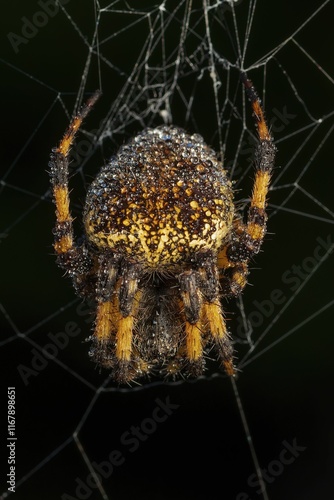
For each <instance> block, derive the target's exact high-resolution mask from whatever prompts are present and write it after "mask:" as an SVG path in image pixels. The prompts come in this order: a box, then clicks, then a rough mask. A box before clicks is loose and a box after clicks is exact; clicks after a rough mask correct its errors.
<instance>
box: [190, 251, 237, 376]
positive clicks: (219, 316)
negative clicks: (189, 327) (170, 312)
mask: <svg viewBox="0 0 334 500" xmlns="http://www.w3.org/2000/svg"><path fill="white" fill-rule="evenodd" d="M216 259H217V257H216V255H215V254H214V253H213V252H212V251H211V250H203V251H201V252H198V254H197V255H196V263H197V266H198V272H199V275H200V285H199V286H200V290H201V292H202V296H203V316H204V319H205V322H206V325H207V330H208V331H209V333H210V335H211V337H212V338H213V340H214V342H215V345H216V349H217V350H218V354H219V357H220V359H221V361H222V363H223V366H224V369H225V371H226V373H227V374H228V375H234V373H235V369H234V366H233V348H232V343H231V339H230V336H229V333H228V330H227V327H226V322H225V319H224V313H223V309H222V306H221V304H220V300H219V294H220V288H219V274H218V269H217V262H216Z"/></svg>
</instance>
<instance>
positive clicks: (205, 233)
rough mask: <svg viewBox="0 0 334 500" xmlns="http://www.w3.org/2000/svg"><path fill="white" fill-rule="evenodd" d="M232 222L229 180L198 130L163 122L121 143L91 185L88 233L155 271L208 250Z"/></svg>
mask: <svg viewBox="0 0 334 500" xmlns="http://www.w3.org/2000/svg"><path fill="white" fill-rule="evenodd" d="M232 219H233V193H232V187H231V183H230V181H229V180H228V177H227V175H226V172H225V171H224V170H223V169H222V166H221V163H220V162H219V161H218V160H217V157H216V154H215V153H214V151H213V150H211V149H210V148H209V147H208V146H207V145H206V144H205V143H204V141H203V139H202V138H201V137H200V136H198V135H197V134H194V135H188V134H186V133H185V132H184V131H183V130H182V129H179V128H176V127H168V126H162V127H159V128H156V129H146V130H144V131H143V132H142V133H141V134H139V135H138V136H136V137H135V138H134V139H132V140H131V141H130V142H129V143H128V144H127V145H125V146H123V147H122V148H121V149H120V150H119V152H118V154H117V155H116V156H115V157H113V158H112V160H111V161H110V163H109V164H108V165H106V166H105V167H103V168H102V170H101V171H100V173H99V174H98V176H97V177H96V179H95V181H94V182H93V183H92V185H91V187H90V189H89V191H88V194H87V199H86V207H85V214H84V222H85V229H86V234H87V238H88V239H89V240H90V241H91V242H92V243H93V244H94V245H95V246H96V247H98V248H100V249H103V248H110V249H114V250H117V251H118V252H121V253H124V255H128V256H134V257H135V258H136V259H138V260H139V261H141V262H142V263H143V265H144V266H146V267H149V268H152V269H155V268H158V267H159V268H160V267H161V266H167V267H168V266H170V265H175V264H177V263H182V262H185V261H186V260H187V259H189V257H190V256H191V254H193V253H194V252H196V251H198V250H200V249H202V248H211V249H213V250H215V251H218V249H219V248H220V247H221V245H222V242H223V241H224V238H225V237H226V235H227V234H228V233H229V231H230V228H231V224H232Z"/></svg>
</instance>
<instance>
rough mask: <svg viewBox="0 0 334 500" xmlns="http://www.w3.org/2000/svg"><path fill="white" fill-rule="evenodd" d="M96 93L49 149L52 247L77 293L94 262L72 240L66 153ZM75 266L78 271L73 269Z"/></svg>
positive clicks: (97, 94)
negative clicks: (53, 225) (52, 202)
mask: <svg viewBox="0 0 334 500" xmlns="http://www.w3.org/2000/svg"><path fill="white" fill-rule="evenodd" d="M99 95H100V93H99V92H95V94H94V95H93V96H92V97H91V98H90V99H89V100H88V102H87V104H86V105H85V106H84V107H83V108H82V111H81V113H79V114H78V116H76V117H74V118H73V120H72V122H71V123H70V125H69V127H68V129H67V131H66V132H65V135H64V137H63V139H62V141H61V142H60V144H59V146H58V147H56V148H54V149H53V150H52V154H51V157H50V162H49V168H50V171H49V174H50V180H51V186H52V192H53V201H54V203H55V205H56V224H55V228H54V231H53V232H54V239H55V241H54V249H55V252H56V254H57V262H58V264H59V266H60V267H61V268H62V269H65V270H66V271H68V273H69V275H70V277H72V279H73V281H74V286H75V288H76V291H77V292H78V293H79V294H80V293H82V292H83V289H84V286H85V281H86V279H87V276H88V274H89V272H90V271H91V269H92V265H93V264H92V262H91V260H90V259H89V258H88V252H87V250H86V248H85V246H84V245H81V246H77V245H76V244H75V243H74V238H73V225H72V222H73V219H72V216H71V212H70V200H69V191H68V173H69V172H68V171H69V161H68V155H69V152H70V148H71V146H72V143H73V140H74V138H75V135H76V133H77V131H78V130H79V128H80V126H81V123H82V121H83V120H84V118H85V117H86V116H87V114H88V113H89V111H90V110H91V108H92V107H93V106H94V104H95V102H96V101H97V99H98V97H99ZM75 270H77V271H80V272H76V273H75V272H74V271H75ZM83 294H84V293H83Z"/></svg>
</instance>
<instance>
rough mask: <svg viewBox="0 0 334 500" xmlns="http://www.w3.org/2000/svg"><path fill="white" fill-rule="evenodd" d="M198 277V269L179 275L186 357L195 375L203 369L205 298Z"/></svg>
mask: <svg viewBox="0 0 334 500" xmlns="http://www.w3.org/2000/svg"><path fill="white" fill-rule="evenodd" d="M198 278H199V276H198V273H197V272H196V271H186V272H184V273H182V274H181V275H180V277H179V281H180V292H181V299H182V302H183V306H184V314H185V318H186V322H185V335H186V357H187V359H188V361H189V364H190V365H189V367H190V371H191V373H192V374H193V375H200V374H201V373H202V371H203V346H202V333H203V322H202V317H201V312H202V304H203V300H202V294H201V292H200V289H199V287H198Z"/></svg>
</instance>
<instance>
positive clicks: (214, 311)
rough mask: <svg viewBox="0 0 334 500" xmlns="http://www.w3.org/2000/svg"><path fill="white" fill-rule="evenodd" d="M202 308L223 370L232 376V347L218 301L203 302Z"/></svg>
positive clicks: (233, 372) (233, 371)
mask: <svg viewBox="0 0 334 500" xmlns="http://www.w3.org/2000/svg"><path fill="white" fill-rule="evenodd" d="M203 308H204V316H205V318H206V320H207V325H208V330H209V331H210V334H211V336H212V338H213V340H214V342H215V345H216V348H217V350H218V354H219V358H220V359H221V361H222V363H223V366H224V369H225V372H226V373H227V375H230V376H233V375H234V374H235V369H234V366H233V348H232V343H231V340H230V336H229V333H228V330H227V328H226V323H225V319H224V316H223V311H222V308H221V305H220V302H219V300H218V299H216V300H215V301H214V302H210V303H209V302H204V304H203Z"/></svg>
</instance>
